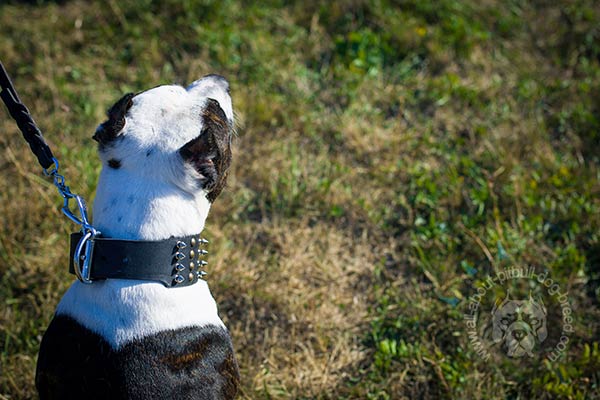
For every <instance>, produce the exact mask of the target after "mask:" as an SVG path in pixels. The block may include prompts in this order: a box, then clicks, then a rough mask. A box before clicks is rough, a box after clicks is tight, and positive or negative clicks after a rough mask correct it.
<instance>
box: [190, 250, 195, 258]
mask: <svg viewBox="0 0 600 400" xmlns="http://www.w3.org/2000/svg"><path fill="white" fill-rule="evenodd" d="M190 258H191V259H194V258H196V252H195V251H194V250H190Z"/></svg>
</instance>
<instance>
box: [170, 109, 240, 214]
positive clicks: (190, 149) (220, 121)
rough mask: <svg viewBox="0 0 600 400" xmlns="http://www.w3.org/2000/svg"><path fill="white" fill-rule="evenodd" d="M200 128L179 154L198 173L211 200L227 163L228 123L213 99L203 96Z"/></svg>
mask: <svg viewBox="0 0 600 400" xmlns="http://www.w3.org/2000/svg"><path fill="white" fill-rule="evenodd" d="M201 117H202V131H201V133H200V136H198V137H197V138H196V139H193V140H191V141H190V142H188V143H186V144H185V145H184V146H183V147H182V148H181V149H180V150H179V154H180V155H181V157H182V158H183V160H184V161H185V162H188V163H190V164H192V165H193V166H194V169H195V170H196V171H197V172H198V173H199V174H200V175H202V181H203V182H202V183H203V189H204V190H206V191H207V192H208V194H207V196H206V197H207V199H208V200H209V201H210V202H211V203H212V202H213V201H214V200H215V199H216V198H217V196H218V195H219V194H220V193H221V191H222V190H223V188H224V187H225V183H226V181H227V174H228V172H229V166H230V165H231V135H232V129H233V127H232V126H231V123H230V121H229V119H228V118H227V116H226V115H225V112H224V111H223V109H222V108H221V106H220V105H219V102H218V101H217V100H215V99H211V98H209V99H207V101H206V105H205V107H204V108H203V110H202V115H201Z"/></svg>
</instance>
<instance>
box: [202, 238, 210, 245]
mask: <svg viewBox="0 0 600 400" xmlns="http://www.w3.org/2000/svg"><path fill="white" fill-rule="evenodd" d="M208 243H209V242H208V240H206V239H204V238H200V244H208Z"/></svg>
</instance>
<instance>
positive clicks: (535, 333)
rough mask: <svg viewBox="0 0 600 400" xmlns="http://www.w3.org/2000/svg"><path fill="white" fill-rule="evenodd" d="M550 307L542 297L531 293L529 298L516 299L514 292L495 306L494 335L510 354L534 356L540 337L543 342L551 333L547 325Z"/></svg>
mask: <svg viewBox="0 0 600 400" xmlns="http://www.w3.org/2000/svg"><path fill="white" fill-rule="evenodd" d="M546 315H547V313H546V307H545V306H544V303H543V302H542V299H541V298H539V299H537V300H535V299H533V297H531V293H530V294H529V299H526V300H512V299H510V293H507V295H506V298H505V299H504V300H502V301H501V302H500V304H498V303H497V302H496V304H494V308H493V309H492V324H493V328H492V339H493V341H494V343H502V347H503V349H504V350H505V351H506V354H507V355H508V356H509V357H513V358H520V357H523V356H524V355H528V356H529V357H533V349H534V347H535V344H536V341H537V342H539V343H540V344H541V343H542V342H543V341H544V340H545V339H546V337H547V336H548V330H547V328H546Z"/></svg>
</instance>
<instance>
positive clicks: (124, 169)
mask: <svg viewBox="0 0 600 400" xmlns="http://www.w3.org/2000/svg"><path fill="white" fill-rule="evenodd" d="M107 115H108V120H107V121H105V122H104V123H102V124H101V125H100V126H99V127H98V129H97V130H96V132H95V134H94V136H93V139H94V140H96V141H97V142H98V149H99V150H98V151H99V156H100V159H101V161H102V170H101V173H100V178H99V181H98V187H97V192H96V198H95V202H94V207H93V213H94V219H93V226H94V227H95V228H96V229H97V230H98V231H100V232H101V237H102V238H113V239H119V240H121V239H122V240H126V241H132V240H136V241H140V240H143V241H161V240H166V239H168V238H173V237H187V236H190V235H195V234H198V233H199V232H202V230H203V229H204V223H205V220H206V218H207V216H208V212H209V209H210V206H211V204H212V203H213V202H214V200H215V198H216V197H217V196H218V195H219V193H220V192H221V190H222V189H223V187H224V185H225V182H226V179H227V172H228V169H229V166H230V163H231V139H232V134H233V124H234V122H233V119H234V116H233V109H232V102H231V97H230V93H229V84H228V82H227V80H226V79H225V78H223V77H221V76H218V75H208V76H205V77H204V78H202V79H199V80H197V81H195V82H193V83H192V84H191V85H189V86H188V87H187V88H184V87H182V86H178V85H164V86H158V87H155V88H153V89H150V90H147V91H144V92H141V93H138V94H135V95H134V94H127V95H125V96H124V97H123V98H121V99H120V100H119V101H117V103H116V104H115V105H114V106H112V107H111V108H110V110H109V111H108V113H107ZM194 241H195V239H193V240H192V243H194ZM127 243H128V242H127ZM152 243H154V242H152ZM177 245H178V246H179V245H180V242H178V243H177ZM191 254H192V252H190V257H192V255H191ZM176 255H177V256H179V254H176ZM182 257H183V255H182ZM124 261H127V260H124ZM179 266H180V264H177V267H179ZM134 267H136V268H138V269H142V270H143V268H144V266H139V265H138V266H134ZM93 268H94V266H92V270H93ZM169 268H170V266H169ZM181 268H184V267H181ZM185 268H187V267H185ZM189 268H190V269H192V268H193V265H191V266H190V267H189ZM189 277H190V278H189V279H190V281H191V282H193V284H189V285H187V286H184V287H177V286H176V284H177V283H178V282H179V280H181V281H184V280H185V281H187V275H185V276H179V275H176V278H177V279H176V282H173V285H175V287H166V286H165V284H164V283H161V282H157V281H152V280H135V279H103V280H96V281H93V283H91V284H85V283H82V282H80V281H75V282H74V283H73V285H72V286H71V287H70V288H69V289H68V291H67V292H66V294H65V295H64V297H63V298H62V300H61V301H60V303H59V305H58V307H57V310H56V313H55V315H54V318H53V319H52V321H51V323H50V325H49V327H48V329H47V331H46V332H45V334H44V336H43V339H42V342H41V345H40V352H39V357H38V363H37V368H36V387H37V390H38V392H39V395H40V398H41V399H42V400H44V399H113V400H114V399H168V398H170V399H232V398H234V397H235V396H236V393H237V391H238V385H239V370H238V365H237V361H236V359H235V356H234V351H233V346H232V341H231V338H230V335H229V333H228V331H227V329H226V327H225V325H224V324H223V322H222V321H221V319H220V318H219V315H218V313H217V305H216V302H215V300H214V299H213V297H212V295H211V293H210V290H209V288H208V285H207V283H206V281H204V280H203V279H200V277H201V275H196V272H195V271H194V270H191V271H190V275H189Z"/></svg>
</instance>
